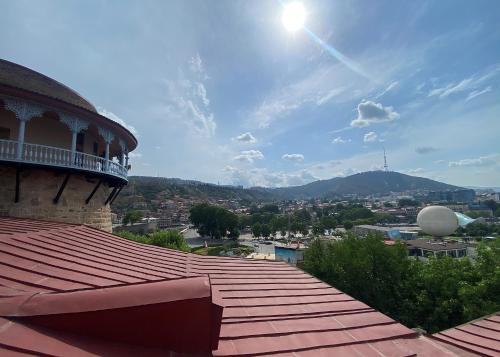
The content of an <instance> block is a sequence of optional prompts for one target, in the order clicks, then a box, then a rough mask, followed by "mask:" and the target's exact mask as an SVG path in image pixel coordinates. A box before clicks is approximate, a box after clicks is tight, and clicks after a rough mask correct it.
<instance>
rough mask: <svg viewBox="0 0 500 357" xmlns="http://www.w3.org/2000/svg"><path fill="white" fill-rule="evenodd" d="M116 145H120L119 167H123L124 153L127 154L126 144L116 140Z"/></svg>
mask: <svg viewBox="0 0 500 357" xmlns="http://www.w3.org/2000/svg"><path fill="white" fill-rule="evenodd" d="M118 144H119V145H120V149H121V153H120V165H122V166H123V165H124V163H125V156H126V152H127V144H126V143H125V141H123V140H122V139H120V140H118Z"/></svg>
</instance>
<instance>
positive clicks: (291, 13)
mask: <svg viewBox="0 0 500 357" xmlns="http://www.w3.org/2000/svg"><path fill="white" fill-rule="evenodd" d="M305 20H306V10H305V8H304V5H302V3H300V2H298V1H294V2H291V3H288V4H286V5H285V6H284V9H283V16H282V17H281V21H282V22H283V26H285V28H286V29H287V31H290V32H295V31H298V30H300V29H301V28H302V27H304V22H305Z"/></svg>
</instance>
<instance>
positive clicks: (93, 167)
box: [0, 140, 127, 179]
mask: <svg viewBox="0 0 500 357" xmlns="http://www.w3.org/2000/svg"><path fill="white" fill-rule="evenodd" d="M17 149H18V142H17V141H12V140H0V160H3V161H16V162H27V163H33V164H39V165H48V166H59V167H68V168H73V169H77V170H84V171H92V172H97V173H104V174H109V175H113V176H118V177H120V178H123V179H127V168H126V167H125V166H123V165H120V164H119V163H117V162H114V161H111V160H106V159H104V158H102V157H99V156H94V155H89V154H85V153H82V152H76V153H74V154H73V153H72V152H71V150H67V149H61V148H55V147H52V146H45V145H38V144H29V143H24V145H23V149H22V152H21V155H20V156H18V151H17Z"/></svg>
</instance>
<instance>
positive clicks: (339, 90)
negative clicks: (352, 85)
mask: <svg viewBox="0 0 500 357" xmlns="http://www.w3.org/2000/svg"><path fill="white" fill-rule="evenodd" d="M346 89H347V87H338V88H333V89H332V90H330V91H328V92H327V93H325V94H323V95H319V97H318V98H317V99H316V104H317V105H323V104H325V103H328V102H329V101H330V100H331V99H333V98H335V97H337V96H339V95H340V94H342V93H344V92H345V90H346Z"/></svg>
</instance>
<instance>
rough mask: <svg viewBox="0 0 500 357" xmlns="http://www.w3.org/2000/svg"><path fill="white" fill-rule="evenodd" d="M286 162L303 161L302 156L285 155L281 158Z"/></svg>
mask: <svg viewBox="0 0 500 357" xmlns="http://www.w3.org/2000/svg"><path fill="white" fill-rule="evenodd" d="M281 158H282V159H283V160H286V161H293V162H301V161H304V155H302V154H285V155H283V156H282V157H281Z"/></svg>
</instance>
